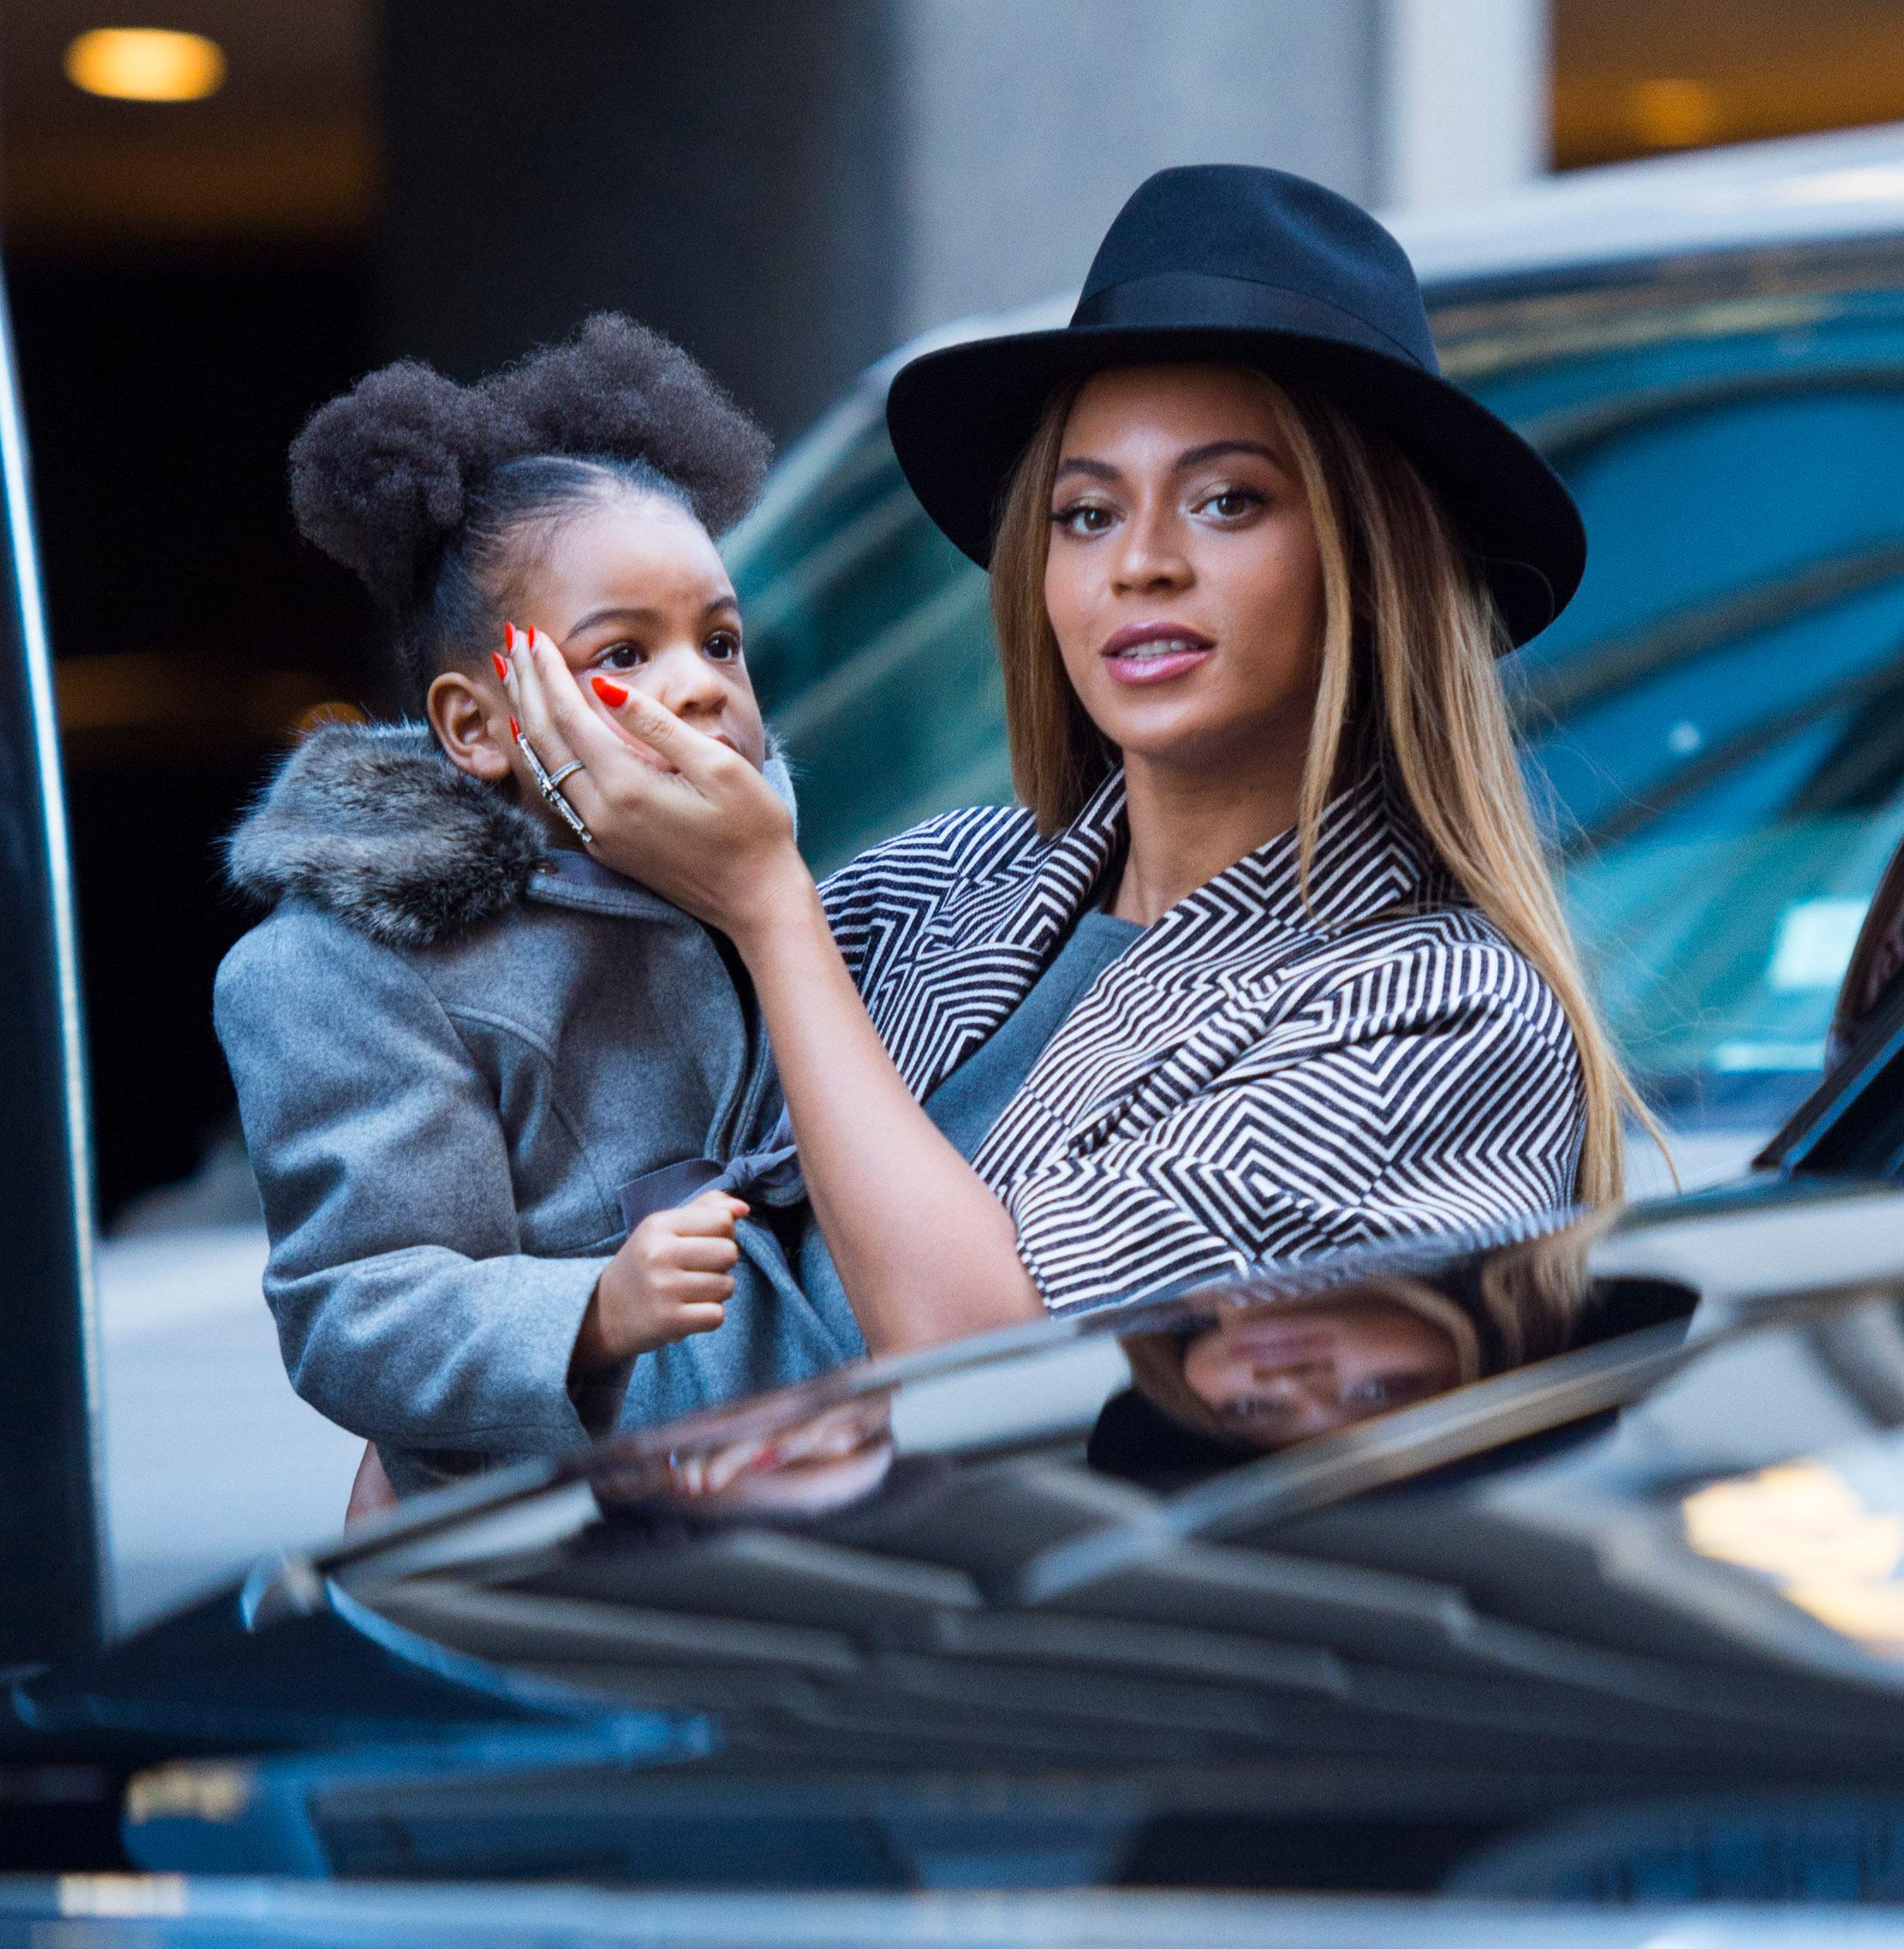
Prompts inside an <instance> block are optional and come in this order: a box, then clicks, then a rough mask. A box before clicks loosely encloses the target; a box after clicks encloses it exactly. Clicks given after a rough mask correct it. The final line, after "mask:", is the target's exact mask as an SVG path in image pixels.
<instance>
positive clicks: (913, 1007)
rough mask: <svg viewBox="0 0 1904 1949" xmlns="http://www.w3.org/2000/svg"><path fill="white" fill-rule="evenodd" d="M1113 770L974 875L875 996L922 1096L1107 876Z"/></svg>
mask: <svg viewBox="0 0 1904 1949" xmlns="http://www.w3.org/2000/svg"><path fill="white" fill-rule="evenodd" d="M1123 809H1124V781H1123V774H1122V771H1121V770H1120V771H1116V772H1114V773H1113V774H1112V775H1111V776H1110V777H1109V778H1107V779H1105V781H1104V783H1103V784H1102V785H1100V786H1099V787H1098V790H1097V791H1096V792H1095V793H1094V794H1093V795H1092V798H1091V801H1090V802H1089V803H1088V804H1087V805H1086V807H1085V808H1084V810H1083V811H1082V812H1080V813H1079V814H1078V816H1077V818H1076V819H1074V820H1073V821H1072V822H1071V824H1070V825H1068V826H1067V827H1066V828H1065V829H1064V831H1062V832H1061V833H1059V834H1058V835H1057V837H1055V838H1054V839H1052V840H1051V841H1050V842H1049V844H1047V845H1044V846H1043V847H1041V848H1039V849H1038V850H1037V852H1035V853H1034V854H1033V855H1032V856H1031V857H1030V858H1029V859H1027V860H1025V862H1022V863H1020V864H1019V865H1016V866H1014V868H1013V869H1012V870H1011V871H1010V872H1008V873H1007V874H1002V875H1001V876H1000V877H999V878H998V879H997V880H993V881H989V882H982V881H978V882H966V883H965V884H964V885H962V886H958V887H957V888H956V889H954V890H953V892H952V893H951V894H950V895H949V896H948V897H947V898H946V901H945V903H944V904H943V905H942V906H941V907H940V910H939V911H938V912H937V913H936V914H934V916H933V917H931V919H930V920H928V922H927V923H925V925H924V927H923V928H922V929H921V935H920V941H919V945H918V947H917V948H916V951H915V953H914V954H913V956H912V959H911V961H910V964H909V965H908V966H907V967H906V968H904V969H903V971H900V973H899V976H898V978H897V980H894V981H892V982H890V983H888V984H885V985H884V987H883V989H882V992H881V993H880V994H879V996H877V997H876V998H873V1008H872V1014H873V1021H874V1023H875V1025H876V1026H878V1028H879V1033H880V1035H881V1037H882V1038H884V1040H885V1045H886V1047H887V1048H888V1049H889V1050H890V1051H891V1052H892V1057H893V1060H894V1062H895V1063H897V1065H898V1068H899V1071H900V1074H901V1075H903V1076H904V1078H905V1080H906V1083H907V1086H908V1087H909V1088H910V1089H911V1091H912V1093H913V1094H914V1095H915V1096H916V1097H919V1098H921V1099H923V1098H924V1097H925V1096H927V1095H928V1094H929V1093H931V1091H932V1090H933V1089H934V1087H936V1086H937V1085H938V1084H939V1083H940V1081H942V1080H943V1079H944V1078H945V1077H946V1076H948V1075H951V1074H952V1071H953V1070H954V1069H957V1068H958V1065H959V1064H960V1063H962V1062H964V1059H965V1058H966V1057H968V1056H969V1055H970V1054H971V1052H972V1051H974V1050H976V1048H977V1047H978V1046H979V1045H980V1044H981V1043H982V1042H983V1041H984V1040H985V1038H987V1037H988V1035H990V1034H991V1032H993V1030H995V1028H996V1027H997V1026H999V1024H1000V1023H1001V1022H1002V1021H1003V1020H1005V1019H1006V1017H1007V1015H1009V1014H1011V1013H1012V1011H1013V1009H1014V1008H1017V1006H1018V1005H1019V1002H1022V1001H1023V1000H1024V999H1025V996H1026V994H1028V993H1029V992H1030V990H1031V986H1032V984H1034V983H1035V982H1036V981H1037V978H1038V976H1039V975H1040V974H1041V973H1042V972H1043V971H1044V969H1045V967H1046V966H1047V965H1049V962H1050V960H1051V959H1052V957H1053V955H1054V954H1055V953H1056V952H1057V950H1058V947H1059V945H1060V944H1061V942H1062V941H1063V940H1064V938H1065V937H1066V935H1068V934H1069V933H1070V931H1071V929H1072V927H1073V926H1074V924H1075V923H1076V921H1077V917H1078V916H1079V914H1080V912H1082V911H1083V910H1084V908H1085V906H1086V903H1087V902H1088V901H1089V900H1090V898H1091V896H1092V890H1093V889H1094V888H1095V887H1096V886H1098V882H1099V881H1100V880H1101V879H1102V878H1103V876H1104V868H1105V866H1106V864H1107V863H1108V862H1109V861H1110V856H1111V853H1112V851H1113V850H1115V848H1116V845H1117V844H1118V843H1119V840H1120V838H1121V837H1122V829H1123Z"/></svg>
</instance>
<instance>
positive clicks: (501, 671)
mask: <svg viewBox="0 0 1904 1949" xmlns="http://www.w3.org/2000/svg"><path fill="white" fill-rule="evenodd" d="M490 662H491V663H493V664H495V666H496V682H497V683H499V684H506V683H508V680H509V667H508V664H507V663H505V662H504V661H502V658H501V657H500V656H498V655H496V652H495V651H494V650H493V649H492V650H491V651H490Z"/></svg>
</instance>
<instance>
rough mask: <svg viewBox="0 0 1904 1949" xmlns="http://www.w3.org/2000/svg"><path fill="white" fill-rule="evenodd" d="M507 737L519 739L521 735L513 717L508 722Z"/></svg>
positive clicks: (519, 727)
mask: <svg viewBox="0 0 1904 1949" xmlns="http://www.w3.org/2000/svg"><path fill="white" fill-rule="evenodd" d="M509 735H510V736H511V737H512V738H520V736H521V735H522V727H521V726H520V724H518V723H517V722H516V721H515V720H514V718H513V717H512V718H511V719H510V720H509Z"/></svg>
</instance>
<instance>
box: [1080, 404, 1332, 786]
mask: <svg viewBox="0 0 1904 1949" xmlns="http://www.w3.org/2000/svg"><path fill="white" fill-rule="evenodd" d="M1050 517H1051V546H1050V553H1049V557H1048V560H1047V563H1046V566H1045V575H1044V596H1045V605H1046V607H1047V609H1048V610H1049V614H1050V618H1051V627H1052V630H1053V631H1054V633H1055V635H1056V637H1057V640H1058V648H1059V650H1060V652H1061V654H1062V655H1063V658H1064V667H1065V670H1066V673H1068V676H1069V677H1070V679H1071V683H1072V685H1073V687H1074V689H1075V690H1076V691H1077V693H1078V696H1079V698H1080V701H1081V702H1082V703H1083V704H1084V707H1085V709H1086V711H1087V712H1088V713H1089V714H1090V716H1091V719H1092V722H1093V723H1095V724H1096V725H1097V727H1098V729H1099V730H1101V731H1102V732H1103V733H1104V735H1105V736H1106V737H1107V738H1109V739H1110V741H1111V742H1112V743H1113V744H1114V745H1116V746H1119V747H1120V748H1121V749H1122V752H1123V753H1124V755H1125V758H1126V759H1127V761H1128V760H1130V759H1133V758H1134V759H1137V760H1139V761H1141V762H1147V763H1148V764H1151V765H1153V766H1155V767H1159V768H1165V769H1169V770H1179V771H1189V770H1195V771H1197V772H1201V773H1202V774H1204V775H1205V776H1207V774H1208V772H1209V770H1210V768H1212V767H1213V766H1214V767H1217V768H1219V769H1220V770H1222V771H1224V772H1233V771H1234V770H1236V769H1238V767H1242V766H1248V765H1252V764H1265V763H1267V764H1278V765H1293V766H1294V767H1295V768H1297V769H1298V770H1299V768H1300V765H1301V762H1302V758H1303V754H1304V753H1305V752H1306V750H1307V747H1308V740H1309V730H1310V724H1311V720H1312V718H1313V717H1314V715H1315V703H1316V689H1317V671H1318V663H1319V658H1318V652H1319V649H1320V646H1321V642H1322V626H1323V580H1322V566H1321V561H1320V558H1319V557H1318V554H1317V545H1316V533H1315V529H1314V527H1313V526H1312V524H1311V521H1310V516H1309V509H1308V506H1307V503H1306V502H1305V497H1304V495H1303V491H1302V484H1301V481H1300V478H1299V475H1298V473H1297V472H1296V468H1295V465H1294V461H1293V456H1292V455H1291V454H1289V452H1288V450H1287V443H1286V442H1285V440H1284V438H1283V435H1282V433H1281V431H1280V428H1279V426H1278V423H1277V413H1276V407H1275V395H1274V389H1273V388H1272V387H1271V386H1270V384H1269V381H1268V380H1266V379H1265V378H1263V377H1262V375H1261V374H1258V373H1254V372H1250V371H1249V370H1247V369H1245V368H1242V367H1237V366H1215V365H1212V366H1192V365H1182V366H1179V365H1165V366H1143V367H1131V368H1123V369H1121V370H1117V371H1112V372H1105V373H1100V374H1098V375H1097V376H1096V377H1095V378H1093V379H1091V380H1090V381H1087V382H1086V385H1085V386H1084V387H1083V389H1082V390H1081V391H1080V393H1079V394H1078V397H1077V400H1076V402H1075V404H1074V405H1073V407H1072V409H1071V414H1070V417H1069V419H1068V421H1067V423H1066V425H1065V431H1064V442H1063V446H1062V448H1061V454H1060V458H1059V465H1058V472H1057V478H1056V481H1055V485H1054V487H1053V490H1052V496H1051V507H1050Z"/></svg>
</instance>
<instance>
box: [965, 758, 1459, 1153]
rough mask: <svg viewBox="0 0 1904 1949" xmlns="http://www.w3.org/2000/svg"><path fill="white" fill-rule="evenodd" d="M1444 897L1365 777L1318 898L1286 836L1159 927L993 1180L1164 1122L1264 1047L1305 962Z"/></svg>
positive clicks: (1090, 1002) (1071, 1040)
mask: <svg viewBox="0 0 1904 1949" xmlns="http://www.w3.org/2000/svg"><path fill="white" fill-rule="evenodd" d="M1445 891H1446V890H1445V889H1442V888H1439V886H1435V885H1434V884H1433V874H1431V872H1430V869H1429V865H1428V862H1427V857H1426V853H1425V851H1424V850H1423V849H1422V848H1421V846H1420V844H1418V843H1417V842H1416V841H1415V840H1414V838H1413V837H1412V836H1411V835H1410V833H1409V832H1408V830H1407V829H1406V827H1405V826H1404V825H1402V823H1401V822H1400V821H1398V820H1397V819H1396V818H1395V816H1394V814H1393V813H1392V810H1391V808H1390V805H1389V802H1388V799H1387V795H1386V793H1385V791H1384V788H1383V785H1382V783H1381V780H1380V779H1379V777H1369V778H1366V779H1365V780H1363V781H1362V782H1361V783H1360V784H1358V785H1356V786H1354V787H1352V788H1351V789H1348V790H1347V791H1345V792H1343V793H1341V795H1339V796H1338V797H1337V798H1335V800H1334V801H1332V802H1331V803H1330V805H1329V808H1328V810H1327V811H1326V812H1325V813H1324V814H1323V821H1322V827H1321V831H1319V833H1318V834H1317V846H1316V851H1315V856H1314V858H1313V860H1312V862H1311V873H1310V880H1309V886H1308V889H1307V898H1306V899H1305V892H1304V888H1303V886H1302V884H1301V876H1300V872H1299V859H1298V854H1297V846H1296V837H1295V835H1294V833H1293V832H1287V833H1284V834H1282V835H1281V836H1280V837H1278V838H1275V839H1273V840H1271V841H1270V842H1269V843H1268V844H1267V845H1265V846H1262V847H1260V848H1258V849H1257V850H1256V851H1255V852H1253V853H1250V854H1248V855H1246V856H1244V858H1243V859H1241V860H1238V862H1237V863H1236V864H1235V865H1234V866H1232V867H1229V868H1226V870H1225V871H1223V872H1222V873H1220V874H1218V875H1217V876H1216V877H1215V878H1214V880H1209V881H1207V882H1206V884H1205V885H1203V886H1200V887H1198V888H1197V889H1196V891H1195V892H1193V893H1191V894H1189V895H1188V896H1186V898H1183V900H1181V901H1179V902H1178V904H1177V905H1176V906H1174V907H1172V908H1171V911H1169V912H1168V913H1166V914H1165V915H1164V916H1163V917H1161V918H1160V919H1159V920H1158V921H1157V922H1156V923H1153V925H1152V926H1151V927H1149V928H1147V929H1146V930H1145V932H1144V935H1143V936H1142V938H1141V940H1139V941H1137V942H1136V943H1135V944H1134V946H1133V947H1131V948H1130V950H1129V952H1128V953H1126V954H1124V955H1123V956H1122V958H1121V959H1119V960H1117V961H1116V963H1114V964H1113V965H1111V966H1110V968H1109V969H1107V970H1106V971H1105V972H1104V975H1102V976H1101V977H1100V978H1099V979H1098V983H1097V984H1096V986H1095V987H1094V988H1093V989H1092V992H1091V993H1090V994H1089V995H1088V996H1086V998H1085V1000H1084V1001H1083V1002H1080V1004H1079V1005H1078V1007H1077V1008H1075V1009H1074V1011H1073V1012H1072V1014H1071V1016H1070V1017H1069V1019H1068V1020H1066V1021H1065V1023H1064V1024H1063V1025H1062V1026H1061V1027H1060V1029H1059V1031H1058V1032H1057V1034H1056V1035H1055V1037H1054V1038H1052V1040H1051V1043H1050V1045H1049V1047H1048V1048H1047V1049H1046V1051H1045V1052H1044V1054H1043V1057H1041V1058H1040V1060H1039V1062H1038V1063H1037V1065H1036V1066H1035V1068H1034V1069H1033V1070H1032V1072H1031V1076H1030V1077H1029V1078H1028V1079H1027V1087H1026V1088H1025V1089H1024V1090H1022V1091H1020V1093H1019V1096H1018V1098H1017V1099H1015V1100H1014V1101H1013V1104H1012V1105H1011V1106H1010V1107H1008V1108H1007V1111H1006V1112H1005V1114H1004V1115H1003V1117H1001V1118H1000V1120H999V1124H998V1127H997V1129H996V1130H994V1131H993V1133H992V1135H991V1136H989V1137H988V1139H987V1140H986V1142H985V1145H984V1147H983V1148H982V1152H981V1154H980V1157H979V1158H978V1159H977V1160H975V1161H976V1162H977V1163H978V1164H979V1165H980V1168H981V1170H982V1174H984V1175H985V1176H987V1177H988V1178H993V1176H994V1168H993V1167H994V1162H995V1160H1005V1159H1011V1160H1013V1168H1014V1169H1015V1168H1022V1167H1023V1165H1024V1163H1025V1161H1028V1160H1025V1159H1024V1158H1022V1157H1020V1156H1019V1153H1020V1152H1021V1151H1022V1150H1023V1149H1024V1148H1025V1146H1026V1144H1027V1143H1028V1142H1031V1143H1033V1144H1038V1143H1041V1142H1042V1143H1043V1144H1049V1143H1050V1142H1053V1141H1055V1140H1056V1139H1059V1138H1060V1137H1061V1141H1062V1143H1063V1145H1064V1147H1065V1148H1069V1149H1074V1150H1087V1149H1090V1148H1094V1147H1095V1146H1096V1144H1097V1143H1098V1142H1102V1141H1103V1140H1104V1137H1105V1136H1107V1135H1108V1134H1109V1133H1110V1131H1111V1130H1114V1129H1129V1128H1133V1127H1135V1128H1142V1127H1144V1126H1146V1125H1148V1124H1153V1123H1155V1122H1156V1121H1158V1120H1159V1118H1162V1117H1165V1116H1166V1115H1168V1114H1169V1112H1171V1110H1173V1109H1175V1108H1176V1107H1177V1105H1179V1104H1181V1103H1184V1102H1187V1101H1188V1100H1189V1099H1190V1098H1192V1097H1194V1096H1195V1095H1197V1094H1198V1093H1201V1091H1203V1090H1204V1089H1206V1088H1207V1087H1209V1086H1210V1084H1211V1083H1212V1082H1213V1081H1214V1079H1215V1078H1216V1077H1217V1076H1219V1075H1221V1074H1222V1073H1223V1071H1224V1070H1226V1069H1229V1068H1230V1067H1232V1065H1233V1064H1234V1063H1236V1062H1237V1061H1238V1059H1239V1058H1240V1057H1242V1056H1243V1055H1244V1052H1245V1051H1247V1050H1248V1049H1249V1048H1250V1046H1251V1045H1253V1044H1255V1043H1256V1042H1257V1041H1259V1040H1260V1039H1261V1038H1262V1034H1263V1032H1264V1019H1265V1015H1266V1013H1267V1012H1268V1009H1269V1008H1272V1007H1273V1006H1280V1005H1281V1004H1282V1003H1284V1002H1287V1001H1288V1000H1289V998H1290V994H1291V990H1290V989H1289V987H1288V984H1287V981H1286V980H1285V979H1282V978H1281V977H1283V976H1284V975H1285V972H1286V971H1287V970H1288V968H1289V966H1290V964H1291V963H1293V961H1295V960H1296V959H1298V958H1299V956H1301V955H1303V954H1304V953H1306V952H1308V951H1309V950H1311V949H1312V948H1313V947H1316V946H1317V945H1318V944H1319V943H1320V942H1321V941H1324V940H1327V939H1329V938H1330V937H1332V936H1335V935H1339V934H1341V932H1343V931H1344V930H1345V929H1349V928H1352V927H1353V926H1355V925H1356V924H1358V923H1366V922H1367V921H1369V920H1371V919H1372V918H1374V917H1376V916H1378V915H1379V914H1384V913H1392V912H1393V911H1396V909H1397V908H1398V907H1402V906H1405V905H1419V904H1422V903H1423V902H1424V901H1425V900H1429V899H1433V898H1436V897H1438V896H1439V895H1442V894H1445ZM1035 1132H1036V1133H1038V1134H1037V1135H1036V1136H1035V1135H1034V1133H1035Z"/></svg>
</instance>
